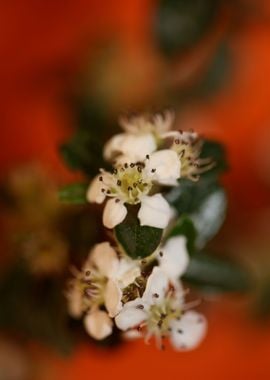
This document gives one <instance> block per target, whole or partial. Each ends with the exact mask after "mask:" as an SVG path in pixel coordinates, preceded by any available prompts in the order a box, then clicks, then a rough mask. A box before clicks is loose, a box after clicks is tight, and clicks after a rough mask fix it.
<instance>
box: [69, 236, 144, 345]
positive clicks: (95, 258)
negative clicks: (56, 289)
mask: <svg viewBox="0 0 270 380" xmlns="http://www.w3.org/2000/svg"><path fill="white" fill-rule="evenodd" d="M138 276H140V267H139V264H138V262H137V261H134V260H131V259H129V258H128V257H127V258H126V257H122V258H118V256H117V253H116V251H115V250H114V249H113V248H112V247H111V246H110V244H109V243H108V242H103V243H100V244H96V245H95V246H94V247H93V249H92V250H91V252H90V254H89V256H88V259H87V260H86V263H85V264H84V266H83V269H82V271H81V272H76V275H75V278H74V279H73V280H72V281H71V288H70V290H69V292H68V294H67V299H68V309H69V312H70V314H71V315H72V316H73V317H74V318H80V317H81V316H82V315H83V313H86V315H85V317H84V324H85V326H87V331H88V332H89V333H90V335H91V336H93V337H94V338H96V339H98V338H97V337H96V336H97V335H98V334H100V335H102V334H103V333H105V332H104V331H107V332H108V331H109V326H110V325H111V322H108V321H109V317H114V316H115V315H116V314H117V313H118V312H119V311H120V310H121V308H122V302H121V299H122V289H124V288H125V287H127V286H128V285H129V284H131V283H133V282H134V281H135V279H136V277H138ZM102 305H104V306H105V308H106V309H107V311H108V313H106V312H105V311H102V314H100V310H99V308H100V306H102ZM104 313H105V314H106V315H107V317H105V316H104ZM98 316H102V318H101V319H102V320H101V321H100V322H98V321H97V320H96V319H97V318H98ZM102 321H103V322H104V324H102ZM95 328H96V329H97V330H99V329H100V332H97V331H96V330H95ZM102 329H103V330H102ZM92 331H94V332H93V333H92ZM101 331H103V333H102V332H101ZM100 339H103V338H100Z"/></svg>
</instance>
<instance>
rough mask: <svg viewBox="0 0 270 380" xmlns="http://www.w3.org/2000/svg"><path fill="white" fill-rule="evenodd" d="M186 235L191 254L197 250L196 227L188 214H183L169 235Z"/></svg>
mask: <svg viewBox="0 0 270 380" xmlns="http://www.w3.org/2000/svg"><path fill="white" fill-rule="evenodd" d="M179 235H184V236H185V237H186V238H187V249H188V252H189V254H190V255H192V254H193V253H194V251H195V239H196V236H197V232H196V229H195V227H194V224H193V222H192V220H191V219H190V218H189V217H188V216H187V215H182V216H181V217H180V218H179V219H178V220H177V222H176V224H175V226H174V227H173V229H172V231H171V232H170V234H169V237H172V236H179Z"/></svg>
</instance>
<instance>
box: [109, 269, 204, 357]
mask: <svg viewBox="0 0 270 380" xmlns="http://www.w3.org/2000/svg"><path fill="white" fill-rule="evenodd" d="M185 309H186V307H185V304H184V300H183V293H180V292H179V289H178V290H175V291H173V290H172V288H171V285H170V282H169V279H168V277H167V276H166V274H165V273H164V272H163V271H162V269H160V268H159V267H154V269H153V272H152V274H151V275H150V276H149V279H148V281H147V285H146V289H145V292H144V294H143V296H142V297H141V298H137V299H135V300H134V301H130V302H127V303H126V304H125V305H124V306H123V308H122V310H121V311H120V313H119V314H118V315H117V316H116V318H115V322H116V325H117V327H118V328H119V329H120V330H123V331H125V332H130V330H132V329H136V330H138V329H139V331H140V332H141V333H142V334H143V335H144V337H145V339H146V340H148V339H150V338H151V337H155V339H156V341H157V344H158V345H159V346H160V347H162V339H163V338H165V337H167V338H168V339H169V340H170V341H171V343H172V345H173V346H174V348H176V349H177V350H188V349H192V348H195V347H196V346H197V345H198V344H199V343H200V341H201V340H202V338H203V337H204V335H205V332H206V320H205V318H204V317H203V316H202V315H201V314H199V313H197V312H195V311H192V312H191V311H188V312H185Z"/></svg>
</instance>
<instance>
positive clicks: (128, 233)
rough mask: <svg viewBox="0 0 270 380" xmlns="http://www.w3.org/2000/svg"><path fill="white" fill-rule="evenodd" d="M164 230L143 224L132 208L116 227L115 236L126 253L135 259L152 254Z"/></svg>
mask: <svg viewBox="0 0 270 380" xmlns="http://www.w3.org/2000/svg"><path fill="white" fill-rule="evenodd" d="M162 232H163V230H162V229H160V228H154V227H149V226H141V225H140V222H139V220H138V218H137V215H136V213H134V210H132V208H131V207H130V208H129V212H128V214H127V216H126V218H125V220H124V221H123V222H122V223H121V224H119V225H118V226H116V227H115V236H116V239H117V241H118V242H119V244H120V245H121V247H122V248H123V249H124V251H125V253H126V254H127V255H128V256H130V257H132V258H133V259H141V258H144V257H147V256H149V255H151V254H152V253H153V252H154V251H155V250H156V248H157V247H158V245H159V243H160V241H161V237H162Z"/></svg>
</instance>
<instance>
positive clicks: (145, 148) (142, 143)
mask: <svg viewBox="0 0 270 380" xmlns="http://www.w3.org/2000/svg"><path fill="white" fill-rule="evenodd" d="M155 149H156V141H155V138H154V137H153V135H152V134H151V133H144V134H138V135H133V134H130V133H121V134H118V135H116V136H114V137H113V138H112V139H111V140H110V141H109V142H108V143H107V144H106V146H105V148H104V157H105V159H107V160H112V159H115V158H117V156H121V155H124V156H126V157H127V158H129V160H130V161H133V162H137V161H142V160H144V159H145V156H146V155H147V154H150V153H152V152H154V150H155Z"/></svg>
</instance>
